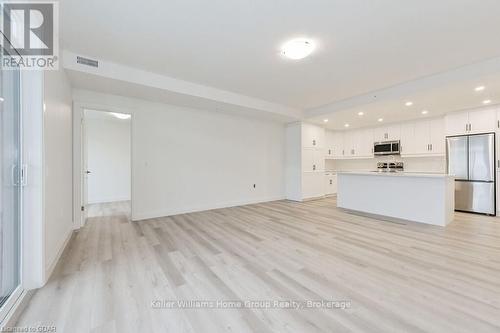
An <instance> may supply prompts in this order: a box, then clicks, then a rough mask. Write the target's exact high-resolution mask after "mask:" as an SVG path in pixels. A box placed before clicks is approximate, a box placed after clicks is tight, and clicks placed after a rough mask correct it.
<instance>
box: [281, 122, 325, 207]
mask: <svg viewBox="0 0 500 333" xmlns="http://www.w3.org/2000/svg"><path fill="white" fill-rule="evenodd" d="M324 150H325V129H324V128H322V127H319V126H316V125H312V124H307V123H302V122H298V123H292V124H288V125H287V127H286V172H285V177H286V198H287V199H289V200H294V201H303V200H307V199H312V198H317V197H322V196H324V195H325V185H324V180H325V151H324Z"/></svg>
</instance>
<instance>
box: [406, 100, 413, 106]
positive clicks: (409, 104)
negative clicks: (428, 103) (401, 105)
mask: <svg viewBox="0 0 500 333" xmlns="http://www.w3.org/2000/svg"><path fill="white" fill-rule="evenodd" d="M405 105H406V106H412V105H413V102H410V101H408V102H406V103H405Z"/></svg>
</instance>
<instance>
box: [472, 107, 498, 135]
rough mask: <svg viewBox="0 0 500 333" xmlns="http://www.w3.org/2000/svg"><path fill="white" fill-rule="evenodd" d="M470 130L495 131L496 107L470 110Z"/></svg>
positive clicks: (474, 131)
mask: <svg viewBox="0 0 500 333" xmlns="http://www.w3.org/2000/svg"><path fill="white" fill-rule="evenodd" d="M469 124H470V125H469V127H470V128H469V132H470V133H472V134H476V133H491V132H494V131H495V127H496V124H497V114H496V110H495V109H485V110H477V111H470V112H469Z"/></svg>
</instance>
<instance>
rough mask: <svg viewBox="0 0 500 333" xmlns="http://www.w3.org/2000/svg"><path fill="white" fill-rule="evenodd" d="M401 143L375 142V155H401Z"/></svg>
mask: <svg viewBox="0 0 500 333" xmlns="http://www.w3.org/2000/svg"><path fill="white" fill-rule="evenodd" d="M400 148H401V143H400V141H399V140H398V141H384V142H375V144H374V146H373V155H375V156H380V155H399V154H400V153H401V151H400Z"/></svg>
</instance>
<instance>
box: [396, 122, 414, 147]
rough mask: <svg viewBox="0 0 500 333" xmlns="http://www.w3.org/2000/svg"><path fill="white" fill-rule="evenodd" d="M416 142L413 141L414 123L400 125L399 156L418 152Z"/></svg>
mask: <svg viewBox="0 0 500 333" xmlns="http://www.w3.org/2000/svg"><path fill="white" fill-rule="evenodd" d="M417 145H418V140H416V139H415V123H414V122H407V123H404V124H402V125H401V146H400V151H401V154H414V153H415V152H416V151H418V147H417Z"/></svg>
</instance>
